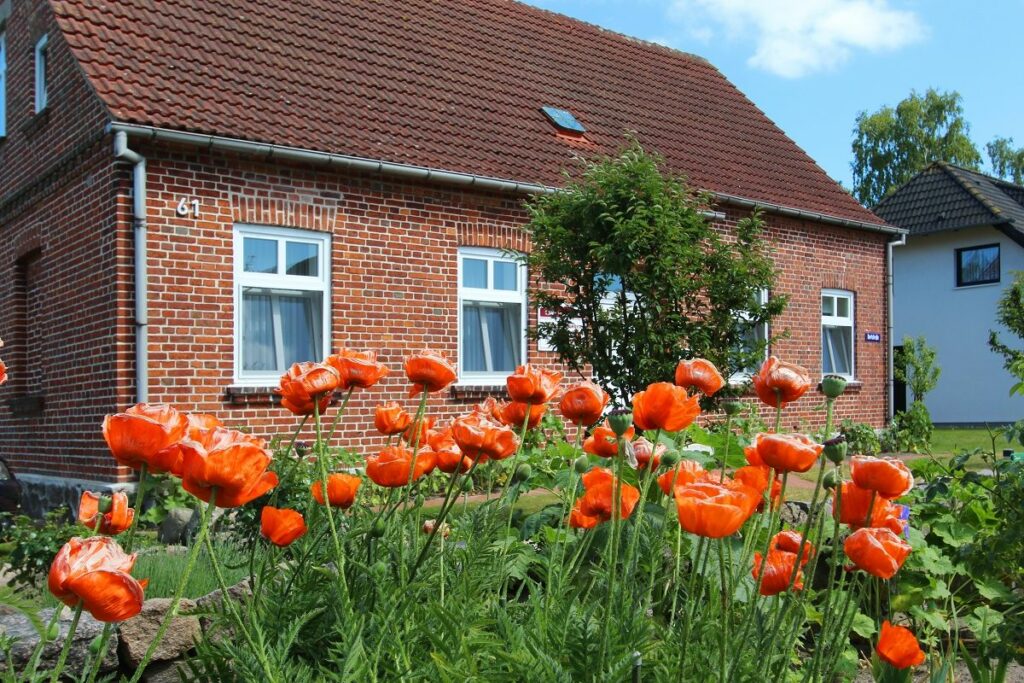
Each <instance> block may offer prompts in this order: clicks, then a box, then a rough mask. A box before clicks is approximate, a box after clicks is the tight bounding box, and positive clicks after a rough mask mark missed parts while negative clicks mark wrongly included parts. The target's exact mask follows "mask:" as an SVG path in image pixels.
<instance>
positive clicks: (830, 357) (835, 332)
mask: <svg viewBox="0 0 1024 683" xmlns="http://www.w3.org/2000/svg"><path fill="white" fill-rule="evenodd" d="M821 365H822V371H823V372H824V374H826V375H828V374H836V375H851V374H853V373H852V368H853V329H852V328H849V327H832V326H828V325H826V326H825V327H823V328H822V329H821Z"/></svg>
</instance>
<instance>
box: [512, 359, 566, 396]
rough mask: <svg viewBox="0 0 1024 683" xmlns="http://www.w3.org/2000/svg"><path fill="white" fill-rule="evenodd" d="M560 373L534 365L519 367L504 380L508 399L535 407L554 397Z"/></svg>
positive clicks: (560, 377) (559, 380)
mask: <svg viewBox="0 0 1024 683" xmlns="http://www.w3.org/2000/svg"><path fill="white" fill-rule="evenodd" d="M561 381H562V373H560V372H555V371H554V370H545V369H543V368H540V367H537V366H536V365H530V364H526V365H520V366H519V367H518V368H516V371H515V372H514V373H512V374H511V375H509V376H508V379H506V380H505V387H506V388H507V389H508V395H509V398H511V399H512V400H513V401H519V402H520V403H529V404H531V405H537V404H540V403H547V402H548V401H550V400H551V399H553V398H554V397H555V393H556V392H557V391H558V383H559V382H561Z"/></svg>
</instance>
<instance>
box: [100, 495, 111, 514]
mask: <svg viewBox="0 0 1024 683" xmlns="http://www.w3.org/2000/svg"><path fill="white" fill-rule="evenodd" d="M96 505H97V511H98V512H100V513H101V514H106V513H108V512H110V508H111V507H113V505H114V501H113V499H111V497H110V496H100V499H99V502H98V503H97V504H96Z"/></svg>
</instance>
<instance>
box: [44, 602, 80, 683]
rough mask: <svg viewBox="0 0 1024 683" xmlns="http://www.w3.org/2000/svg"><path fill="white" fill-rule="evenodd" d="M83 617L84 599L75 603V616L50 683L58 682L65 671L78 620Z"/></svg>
mask: <svg viewBox="0 0 1024 683" xmlns="http://www.w3.org/2000/svg"><path fill="white" fill-rule="evenodd" d="M81 618H82V601H81V600H79V601H78V604H77V605H75V611H74V616H73V617H72V618H71V626H69V627H68V635H67V636H66V637H65V638H64V647H62V648H61V649H60V657H59V658H58V659H57V666H55V667H54V668H53V674H52V675H51V676H50V683H57V681H58V680H60V675H61V674H62V673H64V665H65V664H66V663H67V661H68V653H69V652H71V641H73V640H74V639H75V631H76V630H78V620H79V619H81Z"/></svg>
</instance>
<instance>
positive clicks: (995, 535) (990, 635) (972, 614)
mask: <svg viewBox="0 0 1024 683" xmlns="http://www.w3.org/2000/svg"><path fill="white" fill-rule="evenodd" d="M979 456H981V457H983V458H984V460H985V463H986V467H987V469H988V470H989V471H990V472H991V474H982V473H979V472H976V471H972V470H969V469H967V463H968V461H969V460H971V459H972V458H977V457H979ZM911 468H912V469H913V470H914V474H915V475H916V476H917V477H919V478H921V479H923V480H924V486H923V487H919V488H916V489H914V490H913V491H912V492H911V494H910V499H909V503H910V505H911V510H912V513H911V518H910V523H911V532H910V533H911V536H910V542H911V545H912V546H913V548H914V552H913V553H911V555H910V558H908V560H907V562H906V564H905V565H904V566H903V569H902V570H901V571H900V574H898V575H897V578H896V583H895V584H894V586H893V595H894V597H893V609H898V610H901V611H906V612H909V613H910V614H911V615H913V616H914V618H915V621H917V622H918V625H919V627H923V628H925V629H927V630H930V631H932V636H931V637H930V638H934V639H936V640H937V641H939V642H945V641H948V640H952V642H954V643H955V642H956V640H957V639H959V638H960V637H961V632H960V629H961V628H962V627H966V628H967V629H969V632H970V636H971V637H970V639H969V642H968V643H962V644H963V645H969V646H970V652H968V651H967V650H964V651H963V652H961V653H959V654H961V657H962V659H964V661H967V659H968V658H969V659H970V660H971V661H970V662H968V666H969V667H970V668H972V670H973V669H975V668H977V671H978V675H982V674H983V673H984V672H985V671H987V670H988V669H989V660H990V659H996V660H997V661H1002V660H1005V659H1008V658H1014V657H1016V658H1017V659H1018V660H1024V651H1022V650H1020V649H1019V648H1018V649H1016V650H1015V649H1014V646H1013V644H1014V643H1021V642H1024V639H1022V636H1024V594H1022V593H1021V586H1024V531H1022V530H1021V529H1022V524H1024V464H1022V463H1014V462H1011V461H1010V460H1008V459H1005V458H997V457H996V456H995V454H994V453H993V452H992V451H986V452H982V451H977V450H976V451H973V452H970V451H964V452H962V453H960V454H959V455H957V456H954V457H952V458H949V459H944V460H933V459H918V460H915V461H913V462H912V463H911ZM997 666H998V664H997ZM972 674H973V671H972ZM975 680H980V679H978V678H975Z"/></svg>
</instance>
